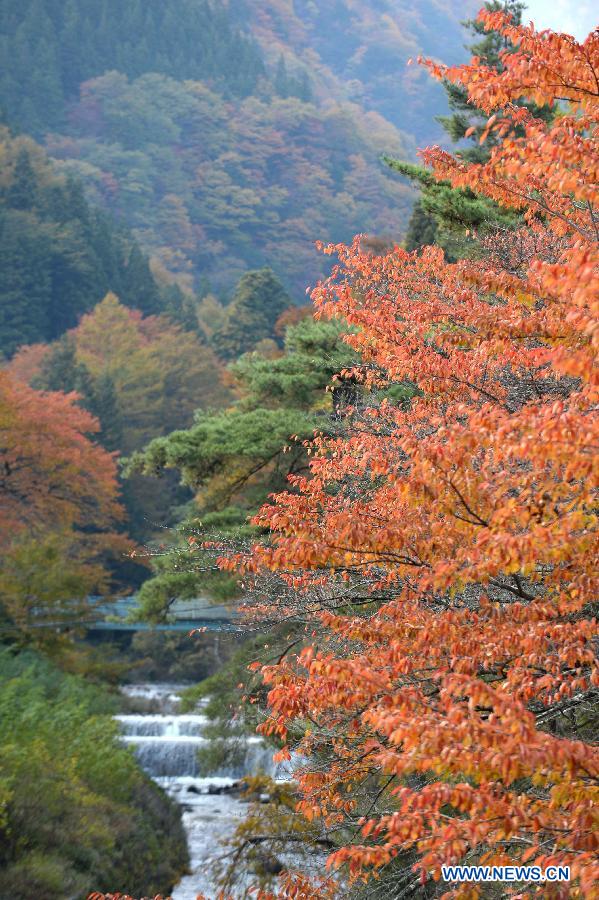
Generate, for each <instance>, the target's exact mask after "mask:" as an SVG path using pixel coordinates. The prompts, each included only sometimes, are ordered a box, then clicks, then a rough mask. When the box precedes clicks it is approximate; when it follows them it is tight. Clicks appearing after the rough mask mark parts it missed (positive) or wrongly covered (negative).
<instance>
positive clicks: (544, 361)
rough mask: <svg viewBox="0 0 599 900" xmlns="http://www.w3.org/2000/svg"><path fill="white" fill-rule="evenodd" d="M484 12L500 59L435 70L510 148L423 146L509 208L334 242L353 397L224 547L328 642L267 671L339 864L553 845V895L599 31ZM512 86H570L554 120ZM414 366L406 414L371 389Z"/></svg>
mask: <svg viewBox="0 0 599 900" xmlns="http://www.w3.org/2000/svg"><path fill="white" fill-rule="evenodd" d="M482 20H483V21H484V22H485V25H486V26H487V27H489V28H497V29H500V30H503V31H504V32H505V34H506V36H509V38H510V40H511V41H512V42H513V43H515V44H517V46H518V50H517V51H516V52H515V53H513V54H508V55H506V57H505V60H504V64H505V70H504V71H503V72H502V73H501V74H498V73H496V72H494V71H492V70H489V69H485V68H484V67H479V66H478V65H477V64H475V63H474V64H472V65H469V66H463V67H460V68H453V69H444V68H440V67H437V66H433V65H431V66H430V68H431V69H432V70H433V73H434V74H436V75H437V76H439V77H444V78H448V79H449V80H452V81H455V82H459V83H460V84H462V85H464V86H465V87H466V88H467V89H468V90H469V92H470V96H471V98H472V102H473V103H475V104H476V105H478V106H480V107H482V108H484V109H485V110H486V111H488V112H489V114H490V115H491V114H492V113H496V112H497V114H498V117H497V119H496V120H494V121H491V122H490V124H489V128H493V127H495V126H496V125H497V126H498V127H499V128H501V129H502V130H501V136H502V138H503V143H502V144H500V145H499V146H498V147H497V148H495V149H493V150H492V152H491V155H490V159H489V161H488V162H486V163H483V164H466V163H464V162H463V161H462V160H456V159H454V158H452V157H451V156H449V155H448V154H446V153H445V152H443V151H441V150H439V149H438V148H432V149H430V150H428V151H426V152H425V154H424V155H425V159H426V160H427V162H428V163H429V164H430V165H431V166H432V168H433V172H434V174H435V176H436V177H438V178H439V179H444V180H449V181H450V182H451V183H452V184H453V185H454V186H456V187H469V188H471V189H473V190H474V191H475V192H477V193H479V194H482V195H484V196H487V197H490V198H492V199H494V200H496V201H497V202H499V203H500V204H503V205H509V206H513V207H515V208H516V209H518V210H519V211H520V212H521V214H522V225H521V227H520V229H519V230H517V231H513V232H508V233H498V234H496V235H494V236H493V239H492V240H488V241H486V242H482V243H481V245H480V246H481V253H480V255H479V257H478V258H476V259H470V260H461V261H459V262H457V263H453V264H449V263H447V262H446V261H445V260H444V258H443V254H442V252H441V251H440V250H439V249H437V248H427V249H425V250H424V251H423V253H422V254H421V255H415V254H409V253H406V252H404V251H402V250H401V249H395V250H394V251H393V252H392V253H389V254H388V255H387V256H378V257H373V256H371V255H368V254H366V253H363V252H361V249H360V240H359V238H358V239H356V241H355V242H354V243H353V245H352V246H350V247H344V246H332V247H328V248H325V252H328V253H331V254H332V253H334V254H336V256H337V257H338V260H339V262H338V264H337V265H336V266H335V267H334V270H333V273H332V275H331V277H330V278H329V279H328V280H327V281H325V282H324V283H323V284H321V285H320V286H319V287H318V288H317V289H316V290H315V291H314V294H313V299H314V302H315V305H316V308H317V314H318V315H320V316H323V317H328V318H333V317H335V318H336V317H340V318H343V319H344V320H346V321H347V322H348V324H349V325H351V326H352V328H351V333H349V334H348V336H347V341H348V343H349V344H351V345H352V347H354V348H355V349H356V350H357V351H359V353H360V354H361V359H362V365H361V366H360V368H359V369H358V370H356V371H355V372H353V373H352V374H353V376H354V377H355V378H356V379H359V380H360V382H361V383H362V384H363V386H364V393H363V399H362V401H361V403H360V404H359V407H360V408H359V409H358V408H356V409H355V410H354V411H353V413H352V414H349V415H348V416H347V417H346V425H347V428H346V433H345V434H344V435H342V436H340V437H335V438H333V439H331V438H325V437H323V436H320V435H316V436H315V439H314V441H313V442H312V445H311V447H310V450H311V457H310V458H311V464H310V469H311V471H310V475H309V477H295V478H293V479H292V484H291V488H290V490H289V491H288V492H286V493H283V494H279V495H277V496H276V497H274V498H273V501H272V503H271V504H269V505H268V506H266V507H264V508H263V509H262V510H261V511H260V513H259V514H258V516H257V517H256V519H255V522H256V524H258V525H259V526H260V527H262V528H264V529H268V530H269V531H270V534H271V541H270V543H268V544H266V545H264V544H262V545H258V546H256V547H255V548H254V550H253V551H252V553H251V554H249V555H248V556H247V557H242V558H239V557H238V558H237V559H235V560H233V561H231V560H230V559H225V560H223V561H222V564H223V566H225V567H229V568H233V567H235V566H237V567H238V568H239V567H240V568H241V569H242V570H243V571H244V572H245V573H246V577H247V578H248V579H251V578H254V579H257V581H256V583H259V580H260V579H261V578H264V577H265V576H266V575H267V573H273V572H274V573H277V575H278V577H279V579H280V582H281V583H282V584H284V585H286V587H287V590H286V591H279V593H278V594H277V593H276V592H273V593H272V599H271V604H270V610H268V607H267V612H269V613H270V615H271V617H273V616H276V615H281V614H283V613H284V615H285V616H292V617H293V616H295V617H296V618H297V619H299V620H303V621H306V622H307V630H308V631H307V634H308V636H309V635H310V634H313V635H317V637H318V641H317V645H315V646H309V647H306V648H305V649H304V650H302V651H301V652H300V653H299V654H297V655H291V654H286V655H284V656H283V658H282V659H281V660H280V661H279V662H278V663H276V664H274V665H272V664H271V665H267V666H264V667H263V668H262V675H263V677H264V679H265V681H266V682H267V683H268V684H269V685H270V694H269V706H270V717H269V719H268V720H267V722H266V723H265V725H264V726H263V730H264V731H265V732H266V733H274V734H277V735H279V736H280V737H281V738H283V739H286V738H287V736H288V734H289V733H291V734H295V735H297V734H298V733H303V734H304V737H303V738H302V739H301V740H300V741H299V750H300V751H302V752H303V753H305V754H306V756H307V758H308V760H309V758H310V756H311V754H315V753H316V754H319V764H318V765H315V766H314V767H312V768H311V767H310V764H309V762H308V764H307V765H306V766H305V769H304V771H303V772H301V773H300V775H299V780H300V788H301V792H302V800H301V802H300V809H301V810H302V811H303V812H304V813H305V814H306V815H307V816H308V817H309V818H321V819H322V820H323V821H324V823H325V824H326V825H327V826H328V827H336V826H345V827H347V828H353V829H355V830H354V833H355V834H356V836H355V838H353V839H350V838H345V839H342V840H341V845H340V849H339V850H338V851H336V852H335V853H334V854H333V855H332V858H331V863H332V864H333V865H335V866H345V867H347V869H346V870H347V871H349V873H350V875H351V877H353V878H358V877H368V874H369V873H371V872H372V871H373V870H374V871H376V870H379V872H381V873H382V874H383V876H384V867H385V866H386V865H387V864H389V863H391V862H392V861H393V860H395V859H396V858H397V857H398V855H401V854H402V853H405V852H406V851H412V850H415V851H417V854H418V862H417V864H416V870H417V871H418V872H419V873H420V874H421V877H422V878H423V879H424V880H426V879H427V878H430V877H432V878H439V877H440V870H441V865H442V864H445V863H452V862H472V861H475V862H478V861H482V862H484V863H490V864H504V863H513V862H514V861H522V860H525V861H529V862H531V863H533V862H534V863H536V864H538V865H540V866H542V867H543V866H547V865H549V864H558V865H569V866H570V867H571V873H572V879H573V881H572V883H571V885H570V887H569V888H568V896H573V897H574V896H583V897H591V896H592V893H593V890H594V889H595V885H596V883H597V880H598V879H599V868H598V867H597V862H596V859H597V857H596V853H597V849H598V840H597V813H596V810H597V803H598V801H599V795H598V794H599V792H598V789H597V778H598V777H599V757H598V754H597V750H596V746H595V745H594V744H593V743H592V741H591V739H590V737H589V731H588V724H587V720H588V719H589V716H590V717H591V719H592V717H593V715H596V708H597V707H596V705H597V699H598V697H599V675H598V673H597V667H596V639H597V629H596V621H595V618H594V613H593V605H592V604H593V603H594V602H595V600H596V589H597V577H596V560H597V556H598V554H597V551H598V542H597V486H598V475H599V462H598V460H599V455H598V453H597V448H598V446H599V418H598V416H597V412H596V404H597V400H598V396H597V384H598V378H597V349H598V342H599V329H598V327H597V319H598V313H599V305H598V300H597V298H598V297H599V277H598V262H599V260H598V255H597V253H598V251H597V233H598V221H597V212H596V209H595V204H596V202H597V188H596V185H597V178H596V175H597V161H598V152H597V145H596V136H597V135H596V130H597V112H598V105H599V88H598V85H599V81H598V78H599V40H598V37H597V34H595V35H591V36H589V38H588V39H587V40H586V41H585V42H584V44H581V45H579V44H577V43H576V42H575V41H574V40H573V39H571V38H568V37H564V36H559V35H551V34H548V33H547V34H540V35H538V34H536V33H535V32H534V31H532V30H531V29H529V28H526V27H522V28H519V27H518V28H517V27H515V26H512V25H511V24H510V23H509V21H508V20H507V19H506V18H505V17H504V16H502V14H500V13H495V14H488V13H484V14H482ZM522 96H526V97H528V98H530V99H534V101H535V102H536V103H537V104H542V103H545V104H549V103H550V104H553V103H555V102H556V101H558V100H562V101H563V98H566V99H567V101H568V103H567V105H566V106H565V107H564V108H563V109H561V110H560V113H559V115H557V117H556V118H555V119H554V122H553V123H552V124H549V125H547V124H545V123H543V122H540V121H538V120H533V119H532V118H531V116H530V113H529V112H527V111H526V110H523V109H522V108H519V107H518V101H519V99H520V98H522ZM405 380H408V381H410V382H413V383H414V384H415V385H417V387H418V389H419V395H418V396H417V397H416V398H414V399H413V401H412V402H411V404H410V408H409V409H407V410H406V408H405V407H404V405H401V404H396V403H394V402H393V400H392V399H391V398H390V397H389V396H388V392H387V394H386V393H385V389H386V388H388V387H389V386H390V385H392V384H394V383H397V382H401V381H405ZM381 389H382V394H381ZM268 578H270V579H272V575H268ZM283 594H284V605H282V603H283V601H281V599H280V598H281V596H283ZM358 594H359V595H360V604H362V605H356V604H355V603H354V600H355V598H356V596H357V595H358ZM365 594H366V595H367V598H368V597H369V598H370V603H367V602H366V601H365V599H364V595H365ZM593 710H594V712H593ZM585 729H586V730H585ZM322 754H324V760H325V762H323V756H322ZM369 780H370V781H373V780H374V782H376V785H377V787H376V789H373V796H374V795H376V798H375V799H373V801H372V803H371V804H366V803H363V804H362V805H360V803H359V802H358V801H357V800H356V799H355V797H358V796H362V795H363V786H364V784H366V783H368V781H369ZM379 788H380V793H377V791H379ZM381 797H382V799H381ZM350 833H351V831H346V832H344V834H345V835H348V834H350ZM406 865H407V864H406ZM409 865H411V862H410V863H409ZM448 890H449V887H448ZM533 890H534V888H533ZM542 891H545V893H544V894H543V895H544V896H549V894H548V893H547V891H548V888H547V887H546V886H544V887H543V888H542ZM450 895H452V896H453V894H452V892H451V890H450V891H449V893H448V894H447V896H450ZM455 895H456V896H464V897H465V896H469V897H471V896H477V894H476V889H475V888H473V886H472V885H469V886H468V887H467V890H466V889H459V888H457V889H456V890H455ZM280 896H287V895H286V894H283V893H281V895H280ZM556 896H557V894H556ZM560 896H565V895H564V894H563V892H562V894H561V895H560Z"/></svg>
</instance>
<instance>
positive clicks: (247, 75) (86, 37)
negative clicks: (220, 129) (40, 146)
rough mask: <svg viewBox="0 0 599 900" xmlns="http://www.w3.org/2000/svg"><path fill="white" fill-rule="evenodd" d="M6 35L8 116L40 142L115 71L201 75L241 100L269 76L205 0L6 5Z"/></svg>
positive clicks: (1, 47)
mask: <svg viewBox="0 0 599 900" xmlns="http://www.w3.org/2000/svg"><path fill="white" fill-rule="evenodd" d="M0 35H1V40H0V57H1V58H2V60H3V67H4V71H3V72H2V76H1V78H0V93H1V94H2V98H3V103H4V107H5V113H6V115H7V116H8V119H9V121H10V122H12V123H14V124H15V125H16V126H18V127H19V128H21V129H22V130H23V131H28V132H30V133H31V134H34V135H37V136H41V135H43V134H44V133H45V132H46V131H48V130H50V129H54V128H59V127H61V126H63V125H64V123H65V117H66V110H67V104H68V102H69V100H71V99H72V98H73V97H76V96H77V95H78V93H79V86H80V85H81V83H82V82H83V81H87V79H88V78H93V77H94V76H95V75H99V74H101V73H102V72H106V71H108V70H111V69H118V70H119V71H120V72H123V73H124V74H126V75H130V76H133V77H136V76H138V75H142V74H143V73H144V72H161V73H163V74H165V75H171V76H172V77H173V78H194V79H197V80H203V81H206V82H207V83H209V84H211V85H213V86H215V87H217V88H218V89H219V90H221V91H222V92H223V93H224V94H233V95H239V96H246V95H247V94H250V93H251V92H252V90H253V89H254V87H255V85H256V82H257V79H258V77H259V76H260V75H261V74H262V73H263V70H264V67H263V63H262V58H261V55H260V53H259V51H258V49H257V48H256V47H255V46H254V45H253V43H252V41H251V40H250V39H249V38H248V37H246V36H245V35H243V34H242V33H241V31H240V30H239V29H238V28H236V27H234V26H232V24H231V22H230V20H229V16H228V14H227V11H226V9H223V8H222V7H220V6H219V5H218V4H212V3H209V2H207V0H177V2H175V0H168V2H164V3H163V2H160V3H156V2H151V3H143V2H140V0H126V2H122V0H100V2H98V0H66V2H63V0H25V2H23V3H21V2H16V0H7V2H6V3H3V4H2V10H1V11H0ZM233 62H234V64H233Z"/></svg>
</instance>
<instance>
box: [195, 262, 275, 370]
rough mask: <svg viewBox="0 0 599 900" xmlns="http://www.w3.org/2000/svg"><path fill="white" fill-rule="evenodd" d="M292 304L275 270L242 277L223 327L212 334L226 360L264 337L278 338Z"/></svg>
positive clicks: (260, 271)
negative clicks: (277, 329) (281, 322)
mask: <svg viewBox="0 0 599 900" xmlns="http://www.w3.org/2000/svg"><path fill="white" fill-rule="evenodd" d="M289 306H292V300H291V297H289V295H288V294H287V293H286V291H285V290H284V288H283V286H282V285H281V282H280V281H279V280H278V278H277V277H276V275H275V274H274V272H273V271H272V269H268V268H265V269H258V270H256V271H253V272H246V274H245V275H243V276H242V278H241V280H240V281H239V284H238V285H237V288H236V290H235V294H234V296H233V299H232V301H231V303H230V304H229V306H228V307H227V311H226V318H225V321H224V323H223V325H222V326H221V328H220V329H219V330H218V331H216V332H215V334H214V335H213V337H212V343H213V346H214V349H215V350H216V352H217V353H218V354H219V356H221V357H222V358H223V359H235V358H236V357H238V356H240V355H241V354H242V353H245V352H246V351H248V350H251V349H253V347H255V346H256V344H257V343H258V341H260V340H262V339H263V338H274V337H275V331H274V328H275V323H276V321H277V319H278V318H279V316H280V315H281V313H282V312H283V311H284V310H286V309H287V308H288V307H289Z"/></svg>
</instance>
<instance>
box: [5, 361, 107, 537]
mask: <svg viewBox="0 0 599 900" xmlns="http://www.w3.org/2000/svg"><path fill="white" fill-rule="evenodd" d="M75 400H76V395H74V394H71V395H69V394H62V393H59V392H42V391H35V390H33V389H32V388H30V387H29V386H27V385H25V384H23V383H22V382H20V381H16V380H13V379H12V377H11V376H10V374H9V373H8V372H6V371H2V372H0V484H1V489H2V514H1V517H0V547H3V548H4V547H6V546H7V544H8V543H10V541H11V540H12V539H13V538H14V537H15V535H16V534H17V533H18V532H19V531H20V530H23V529H38V530H48V529H52V528H61V527H66V528H70V527H73V526H75V527H79V528H83V527H86V528H87V529H89V528H90V527H92V526H93V527H96V528H103V529H105V528H109V527H111V526H112V525H114V523H115V521H116V520H119V519H121V518H122V517H123V511H122V509H121V507H120V505H119V503H118V486H117V481H116V461H115V459H114V457H113V455H112V454H109V453H107V452H106V451H105V450H104V449H103V448H102V447H100V446H99V445H98V444H95V443H93V441H92V440H91V436H92V435H93V434H94V433H95V432H97V431H98V430H99V426H98V422H97V420H96V419H94V417H93V416H92V415H90V413H88V412H86V411H85V410H84V409H81V407H79V406H77V405H76V403H75Z"/></svg>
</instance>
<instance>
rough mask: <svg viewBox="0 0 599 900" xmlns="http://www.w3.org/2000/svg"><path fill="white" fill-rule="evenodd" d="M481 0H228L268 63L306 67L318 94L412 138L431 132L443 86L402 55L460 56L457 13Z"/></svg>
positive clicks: (461, 15)
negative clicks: (356, 107) (373, 114)
mask: <svg viewBox="0 0 599 900" xmlns="http://www.w3.org/2000/svg"><path fill="white" fill-rule="evenodd" d="M481 5H482V3H481V2H480V0H418V2H416V3H415V2H414V0H230V7H231V10H232V12H233V14H234V15H235V16H236V18H237V21H238V22H240V23H241V22H242V21H244V20H245V21H247V22H249V27H250V31H251V33H252V35H253V36H254V37H255V38H256V40H257V42H258V43H259V44H260V46H261V47H262V50H263V52H264V54H265V57H266V59H267V60H268V61H269V62H270V63H271V65H272V64H273V63H274V61H275V60H276V58H277V56H278V55H279V54H281V53H282V54H283V56H284V58H285V59H286V61H287V65H288V67H290V68H291V69H297V70H300V71H301V70H303V69H305V70H307V71H308V72H309V74H310V78H311V80H312V83H313V84H314V90H315V92H316V94H317V95H318V96H319V98H320V99H322V100H324V99H326V96H327V94H330V93H333V94H335V95H337V96H345V97H346V98H348V99H353V100H355V101H356V102H359V103H360V104H361V105H362V106H363V107H364V108H365V109H373V110H376V111H377V112H379V113H381V114H382V115H383V116H385V118H387V119H388V120H389V121H390V122H392V123H393V124H394V125H395V126H396V127H398V128H400V129H402V130H403V131H406V132H409V133H411V134H412V135H413V136H414V137H415V139H416V142H417V143H418V145H419V146H422V144H424V143H426V142H429V141H432V140H438V139H440V138H441V136H442V132H441V129H440V128H438V127H436V125H435V122H434V116H435V115H439V114H441V113H444V112H445V111H446V108H447V102H446V98H445V93H444V91H443V89H442V88H441V87H440V86H439V85H438V84H437V83H435V82H433V81H432V80H431V79H430V78H428V76H427V74H426V73H425V72H423V71H422V70H421V69H419V68H418V67H417V66H414V67H408V60H409V59H410V58H415V57H417V56H418V54H419V53H423V54H425V55H427V56H432V57H436V58H439V59H442V60H443V61H444V62H447V63H453V62H458V61H460V60H462V59H464V58H465V52H464V47H463V44H464V33H463V28H462V26H461V21H462V20H464V19H467V18H469V17H470V16H472V15H474V14H475V13H476V11H477V10H478V9H479V7H480V6H481Z"/></svg>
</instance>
